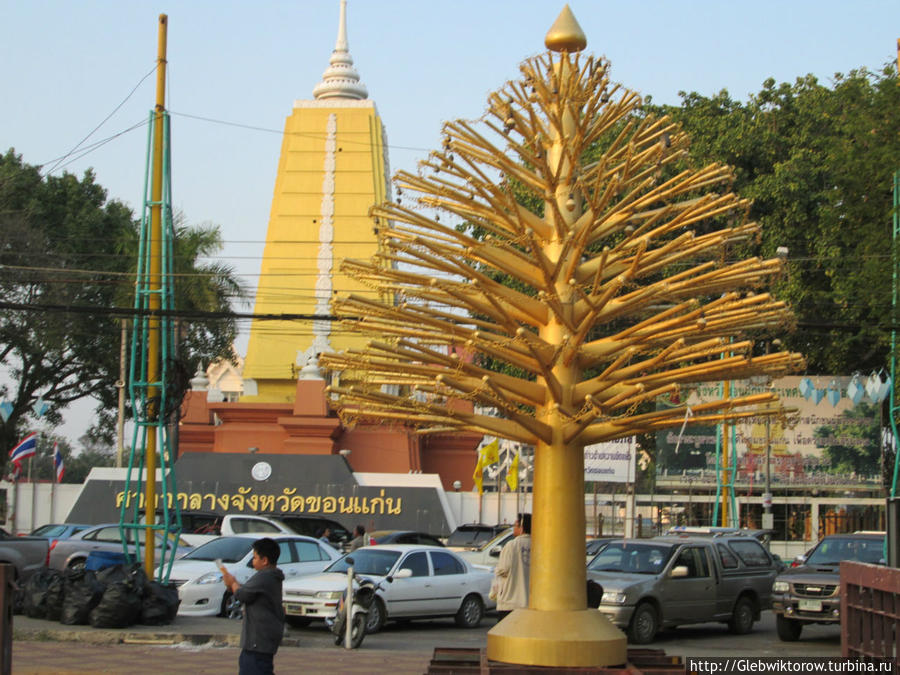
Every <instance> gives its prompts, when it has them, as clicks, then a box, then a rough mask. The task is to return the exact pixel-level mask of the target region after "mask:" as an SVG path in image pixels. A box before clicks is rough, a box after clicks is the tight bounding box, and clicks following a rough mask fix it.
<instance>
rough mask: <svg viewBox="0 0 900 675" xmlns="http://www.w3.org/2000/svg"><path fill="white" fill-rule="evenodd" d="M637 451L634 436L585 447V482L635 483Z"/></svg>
mask: <svg viewBox="0 0 900 675" xmlns="http://www.w3.org/2000/svg"><path fill="white" fill-rule="evenodd" d="M636 451H637V439H636V438H635V437H634V436H628V437H627V438H620V439H618V440H615V441H607V442H605V443H594V444H593V445H586V446H584V480H585V481H597V482H598V483H633V482H634V458H635V454H636Z"/></svg>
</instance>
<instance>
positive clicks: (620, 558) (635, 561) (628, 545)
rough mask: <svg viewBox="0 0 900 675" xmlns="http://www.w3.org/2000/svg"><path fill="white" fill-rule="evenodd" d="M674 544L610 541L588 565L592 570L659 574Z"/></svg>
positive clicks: (670, 554) (673, 548)
mask: <svg viewBox="0 0 900 675" xmlns="http://www.w3.org/2000/svg"><path fill="white" fill-rule="evenodd" d="M674 550H675V547H674V546H667V545H664V544H643V543H635V542H630V541H614V542H610V543H609V544H608V545H607V546H606V547H605V548H604V549H603V550H601V551H600V552H599V553H598V554H597V557H596V558H594V559H593V560H592V561H591V564H590V565H588V570H590V571H592V572H628V573H630V574H659V573H660V572H662V570H663V567H665V566H666V563H667V562H668V560H669V558H670V557H671V556H672V551H674Z"/></svg>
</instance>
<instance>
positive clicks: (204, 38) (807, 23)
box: [0, 0, 900, 436]
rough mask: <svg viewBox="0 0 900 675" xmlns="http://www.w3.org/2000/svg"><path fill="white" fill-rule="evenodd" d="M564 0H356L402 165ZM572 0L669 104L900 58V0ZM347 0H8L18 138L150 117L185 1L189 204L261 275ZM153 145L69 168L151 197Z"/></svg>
mask: <svg viewBox="0 0 900 675" xmlns="http://www.w3.org/2000/svg"><path fill="white" fill-rule="evenodd" d="M563 4H564V3H562V2H556V1H550V0H453V1H452V2H446V1H445V2H438V1H436V0H349V3H348V35H349V41H350V53H351V55H352V56H353V59H354V61H355V64H356V67H357V70H358V71H359V73H360V75H361V78H362V81H363V82H364V83H365V84H366V86H367V87H368V90H369V97H370V98H371V99H373V100H374V101H375V102H376V105H377V106H378V109H379V112H380V113H381V116H382V119H383V121H384V123H385V126H386V128H387V135H388V141H389V144H390V162H391V168H392V170H397V169H400V168H414V166H415V162H416V160H417V159H418V158H421V157H424V156H425V155H426V154H427V152H428V150H429V149H431V148H434V147H436V146H437V145H438V144H439V131H440V127H441V123H442V122H443V121H444V120H448V119H455V118H457V117H465V118H475V117H478V116H480V115H481V113H482V112H483V111H484V105H485V100H486V97H487V94H488V93H489V92H490V91H492V90H494V89H496V88H498V87H499V86H501V85H502V84H503V82H505V81H506V80H508V79H510V78H513V77H515V76H516V74H517V72H518V71H517V66H518V64H519V62H520V61H522V60H523V59H524V58H526V57H528V56H531V55H533V54H536V53H538V52H540V51H542V50H543V38H544V34H545V33H546V31H547V29H548V28H549V27H550V25H551V24H552V23H553V21H554V19H555V18H556V16H557V14H558V13H559V11H560V9H561V8H562V6H563ZM569 4H570V6H571V8H572V10H573V12H574V13H575V16H576V18H577V19H578V21H579V22H580V24H581V26H582V28H583V29H584V32H585V33H586V35H587V38H588V51H591V52H594V53H597V54H603V55H605V56H606V57H607V58H608V59H609V60H610V61H611V63H612V78H613V79H614V80H616V81H618V82H621V83H622V84H623V85H625V86H626V87H628V88H630V89H633V90H636V91H637V92H639V93H640V94H642V95H645V96H646V95H649V96H652V98H653V100H654V101H655V102H659V103H677V102H678V101H679V98H678V92H679V91H681V90H683V91H697V92H699V93H701V94H704V95H711V94H714V93H716V92H718V91H719V90H721V89H727V90H728V91H729V92H730V93H731V95H732V96H733V97H735V98H738V99H741V100H745V99H746V98H747V97H748V95H750V94H752V93H754V92H756V91H758V90H759V89H760V86H761V84H762V82H763V81H764V80H766V79H767V78H769V77H773V78H775V80H776V81H778V82H783V81H788V82H793V81H794V79H795V78H796V77H798V76H802V75H805V74H807V73H813V74H814V75H816V76H817V77H819V78H820V80H822V81H823V82H828V81H830V78H831V77H832V76H833V75H834V73H836V72H844V73H845V72H847V71H849V70H851V69H854V68H859V67H863V66H865V67H868V68H869V69H873V70H880V69H881V67H882V66H883V65H884V64H885V63H886V62H888V61H893V60H894V59H895V57H896V40H897V38H898V37H900V2H897V1H896V0H893V1H886V0H884V1H882V0H856V1H854V2H847V1H835V0H832V1H828V0H819V1H818V2H813V1H809V0H778V1H774V0H756V1H755V2H752V3H751V2H739V1H736V0H721V1H713V0H681V1H679V2H675V1H666V0H631V1H628V2H625V1H612V0H604V1H601V0H571V2H570V3H569ZM338 7H339V4H338V0H294V1H287V0H256V1H255V2H237V1H233V0H232V1H229V0H193V1H190V2H187V1H184V0H181V1H179V2H169V3H165V4H162V3H156V2H145V1H142V0H128V1H123V0H81V1H78V2H76V1H74V0H67V1H66V0H29V1H25V0H6V2H4V3H2V5H0V25H3V26H4V31H3V33H4V36H3V40H2V41H0V64H3V65H2V66H0V91H2V92H3V94H4V104H3V105H0V151H3V152H5V151H6V150H7V149H8V148H10V147H13V148H15V149H16V151H17V152H18V153H20V154H21V155H22V156H23V159H24V161H25V162H27V163H30V164H45V163H49V162H51V160H55V159H56V158H59V157H61V156H64V155H66V154H67V153H68V152H69V151H70V150H72V149H73V148H74V147H75V146H76V145H77V144H78V143H79V142H80V141H81V140H82V139H83V138H84V137H85V136H86V135H87V134H88V133H89V132H91V131H92V130H93V129H94V128H95V127H97V125H99V124H100V123H101V122H102V121H103V120H104V119H105V118H106V117H107V116H108V115H110V113H111V112H112V111H113V110H114V109H116V107H117V106H119V105H120V104H122V105H121V107H120V108H119V109H118V110H117V111H116V112H115V114H114V115H113V116H112V117H111V118H110V119H109V120H108V121H106V122H105V123H104V124H103V125H102V126H101V127H100V129H99V130H98V131H97V132H96V133H94V134H93V135H92V136H91V138H90V140H89V141H88V144H90V143H92V142H95V141H100V140H103V139H106V138H110V137H112V136H114V135H116V134H118V133H119V132H121V131H123V130H125V129H127V128H129V127H131V126H132V125H134V124H135V123H137V122H141V121H143V120H144V119H146V116H147V114H148V112H149V110H150V108H151V107H152V105H153V103H154V97H155V93H154V91H155V78H154V77H152V76H151V77H147V78H146V79H144V80H143V82H141V80H142V78H144V76H145V75H147V74H148V73H149V72H150V71H151V70H152V68H153V66H154V62H155V59H156V49H157V17H158V15H159V14H160V13H166V14H168V16H169V34H168V61H169V82H168V84H169V88H168V91H169V93H168V103H167V107H168V108H169V110H170V111H171V112H172V124H173V148H172V153H173V154H172V161H173V176H174V188H173V192H174V204H175V207H176V208H177V209H180V210H182V211H183V212H184V213H185V215H186V217H187V219H188V221H189V222H191V223H195V224H196V223H215V224H218V225H219V226H221V228H222V234H223V238H224V239H225V240H226V242H227V244H226V248H225V251H224V252H223V256H222V259H223V261H224V262H227V263H229V264H231V265H232V266H234V267H235V268H236V270H237V271H238V272H239V273H240V274H241V275H243V278H244V279H245V281H246V282H247V283H249V284H250V285H251V286H252V285H255V280H256V275H257V274H258V272H259V264H260V256H261V254H262V243H263V241H264V239H265V232H266V227H267V222H268V215H269V207H270V202H271V198H272V189H273V186H274V180H275V171H276V167H277V162H278V153H279V148H280V142H281V139H280V133H281V130H282V128H283V126H284V119H285V117H286V116H287V115H288V114H289V113H290V111H291V106H292V103H293V101H294V100H296V99H309V98H312V88H313V87H314V86H315V85H316V84H317V83H318V82H319V80H320V78H321V75H322V71H323V70H324V69H325V67H326V66H327V63H328V57H329V56H330V53H331V49H332V47H333V46H334V40H335V36H336V31H337V17H338ZM139 83H140V84H139ZM135 87H137V88H136V89H135ZM132 90H134V91H133V93H131V92H132ZM129 94H130V97H129ZM126 98H127V101H126V100H125V99H126ZM123 101H125V102H124V104H123V103H122V102H123ZM188 116H192V117H188ZM195 117H201V118H206V119H207V120H218V121H221V122H230V123H233V124H234V125H245V126H233V125H227V124H221V123H216V122H212V121H203V120H198V119H195ZM246 127H255V128H254V129H250V128H246ZM145 147H146V130H145V129H144V128H140V129H138V130H135V131H131V132H128V133H125V134H122V135H120V136H117V137H116V138H114V139H113V140H110V141H109V142H108V143H105V144H103V145H102V146H100V147H99V148H98V149H96V150H94V151H92V152H90V153H88V154H86V155H84V156H83V157H80V158H78V159H75V160H74V161H70V163H67V165H66V166H65V170H68V171H71V172H74V173H78V174H81V173H82V172H83V171H84V170H85V169H87V168H89V167H92V168H93V169H94V171H95V173H96V175H97V180H98V182H99V183H100V184H101V185H103V186H104V187H106V188H107V189H108V191H109V194H110V196H111V197H115V198H117V199H120V200H121V201H124V202H126V203H128V204H129V205H131V206H132V207H133V208H137V207H138V206H139V204H140V200H141V191H142V186H143V173H144V161H145V158H144V153H145ZM79 154H81V153H80V152H78V151H76V152H75V153H74V154H73V155H72V156H71V157H70V158H69V160H72V159H73V158H75V157H76V156H78V155H79ZM69 160H67V162H69ZM78 416H79V415H77V414H73V418H74V417H78ZM70 426H72V429H73V431H72V436H75V435H77V433H78V432H77V431H74V428H75V426H77V425H76V423H75V422H74V421H73V423H72V424H71V425H70ZM81 426H83V424H82V425H81Z"/></svg>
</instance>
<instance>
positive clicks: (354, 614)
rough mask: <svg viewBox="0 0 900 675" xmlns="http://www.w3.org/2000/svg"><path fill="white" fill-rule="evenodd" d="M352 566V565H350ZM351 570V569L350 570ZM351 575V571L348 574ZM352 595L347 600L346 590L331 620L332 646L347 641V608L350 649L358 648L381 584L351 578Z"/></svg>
mask: <svg viewBox="0 0 900 675" xmlns="http://www.w3.org/2000/svg"><path fill="white" fill-rule="evenodd" d="M351 564H352V563H351ZM351 570H352V568H351ZM350 573H351V574H352V571H351V572H350ZM352 585H353V593H352V594H351V598H350V600H349V601H348V600H347V589H344V592H343V593H342V594H341V599H340V602H339V603H338V607H337V613H336V614H335V616H334V619H333V620H331V622H330V625H329V628H330V629H331V632H332V633H333V634H334V644H336V645H337V646H341V644H345V643H346V639H347V615H348V611H347V610H348V606H349V609H350V611H349V615H350V648H351V649H356V648H358V647H359V646H360V645H361V644H362V641H363V638H364V637H365V636H366V623H367V622H368V620H369V610H370V609H371V607H372V603H374V602H375V592H376V591H377V590H378V589H379V588H381V584H376V583H375V582H373V581H371V580H369V579H366V578H359V579H358V578H357V577H356V576H355V575H354V576H353V578H352Z"/></svg>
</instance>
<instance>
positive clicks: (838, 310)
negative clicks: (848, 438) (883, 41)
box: [649, 65, 900, 373]
mask: <svg viewBox="0 0 900 675" xmlns="http://www.w3.org/2000/svg"><path fill="white" fill-rule="evenodd" d="M897 84H898V83H897V75H896V69H895V68H894V66H893V65H891V66H890V67H886V68H885V69H884V70H883V71H882V72H881V73H872V72H869V71H867V70H854V71H851V72H850V73H849V74H848V75H846V76H845V75H840V74H837V75H835V77H834V80H833V82H832V84H831V86H826V85H823V84H822V83H820V82H819V81H818V80H816V78H814V77H813V76H811V75H807V76H805V77H800V78H798V79H797V80H796V82H794V84H787V83H783V84H779V85H776V84H775V81H774V80H772V79H769V80H767V81H766V82H765V83H764V84H763V87H762V89H761V90H760V92H759V93H758V94H756V95H755V96H751V97H750V99H749V100H748V101H747V102H746V103H743V102H740V101H736V100H734V99H733V98H732V97H731V96H730V95H729V94H728V92H727V91H724V90H723V91H721V92H719V93H718V94H716V95H715V96H711V97H705V96H701V95H699V94H697V93H690V94H686V93H684V92H682V94H681V95H682V103H681V106H680V107H677V106H660V107H654V106H649V109H650V110H656V111H660V112H665V113H669V114H671V115H672V116H673V117H674V118H675V119H677V120H679V121H680V122H682V124H683V125H684V128H685V130H686V131H687V132H688V133H689V134H690V136H691V139H692V146H691V149H690V160H691V161H692V162H694V163H697V164H705V163H707V162H710V161H721V162H725V163H727V164H729V165H731V166H733V167H734V169H735V189H736V191H737V192H739V193H740V194H742V195H744V196H746V197H749V198H750V199H752V200H753V204H752V206H751V207H750V218H751V219H753V220H757V221H759V222H760V223H761V225H762V236H761V239H760V240H759V241H758V242H757V243H755V249H756V250H755V252H758V253H761V254H762V255H764V256H771V255H774V254H776V252H777V249H778V248H779V247H787V248H788V251H789V258H788V259H789V265H788V270H789V272H788V274H787V275H786V276H785V277H784V278H783V279H782V280H781V281H780V283H779V284H778V285H777V286H776V292H777V294H778V297H780V298H782V299H784V300H786V301H787V302H788V303H789V304H790V305H791V307H792V309H793V310H794V312H795V314H796V316H797V323H798V329H797V330H796V332H794V333H793V334H791V335H786V336H783V337H782V339H783V341H784V342H785V344H786V345H787V347H789V348H791V349H795V350H797V351H800V352H803V354H804V355H805V356H806V357H807V359H808V366H809V370H810V371H811V372H818V373H829V372H834V373H837V372H852V371H855V370H864V371H865V370H872V369H876V368H880V367H882V366H883V365H884V363H885V359H886V358H887V353H888V349H889V338H890V330H891V324H892V321H891V318H890V316H891V312H890V307H891V287H892V278H891V210H892V198H891V177H892V174H893V172H894V171H895V170H896V169H897V168H898V165H900V160H898V157H900V136H898V134H897V129H898V128H900V87H898V86H897Z"/></svg>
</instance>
